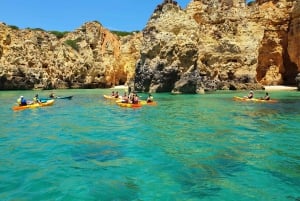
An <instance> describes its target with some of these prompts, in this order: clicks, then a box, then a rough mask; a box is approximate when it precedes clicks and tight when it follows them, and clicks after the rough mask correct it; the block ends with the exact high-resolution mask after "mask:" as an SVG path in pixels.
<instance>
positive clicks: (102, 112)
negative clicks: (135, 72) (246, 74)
mask: <svg viewBox="0 0 300 201" xmlns="http://www.w3.org/2000/svg"><path fill="white" fill-rule="evenodd" d="M55 92H56V94H57V95H61V96H67V95H74V97H73V99H72V100H56V102H55V104H54V105H53V106H51V107H44V108H36V109H28V110H23V111H17V112H14V111H13V110H12V109H11V107H12V106H13V105H14V103H15V102H16V99H17V98H18V97H19V96H20V95H23V96H25V97H26V98H27V99H28V98H31V97H33V96H34V95H35V93H37V91H1V92H0V101H1V105H0V153H1V154H0V200H2V201H12V200H14V201H25V200H26V201H27V200H30V201H32V200H43V201H44V200H49V201H52V200H59V201H60V200H63V201H73V200H76V201H77V200H78V201H85V200H87V201H90V200H91V201H93V200H101V201H110V200H118V201H119V200H120V201H126V200H134V201H142V200H143V201H152V200H163V201H166V200H170V201H174V200H178V201H183V200H188V201H196V200H209V201H224V200H225V201H226V200H228V201H229V200H230V201H241V200H242V201H244V200H245V201H254V200H259V201H261V200H264V201H265V200H267V201H268V200H272V201H273V200H278V201H285V200H286V201H299V200H300V115H299V114H300V92H296V91H282V92H271V96H272V97H273V98H275V99H278V100H279V102H278V103H275V104H270V103H248V102H235V101H233V100H232V97H233V96H235V95H239V96H242V95H245V94H246V93H247V92H216V93H211V94H205V95H180V96H177V95H170V94H154V98H155V99H156V101H158V105H157V106H144V107H143V108H140V109H130V108H121V107H119V106H117V105H115V104H114V103H113V102H111V101H107V100H104V99H103V95H104V94H110V92H111V90H100V89H95V90H57V91H55ZM119 92H120V93H121V94H122V93H123V92H122V90H119ZM38 93H39V95H40V97H46V96H48V94H49V93H50V91H38ZM256 95H257V96H263V95H264V92H263V91H261V92H256ZM140 96H142V98H146V97H147V94H140Z"/></svg>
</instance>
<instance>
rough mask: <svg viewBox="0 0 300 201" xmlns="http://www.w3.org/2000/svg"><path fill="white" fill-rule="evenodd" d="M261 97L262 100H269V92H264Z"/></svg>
mask: <svg viewBox="0 0 300 201" xmlns="http://www.w3.org/2000/svg"><path fill="white" fill-rule="evenodd" d="M261 99H262V100H270V99H271V97H270V95H269V93H268V92H266V95H265V96H264V97H262V98H261Z"/></svg>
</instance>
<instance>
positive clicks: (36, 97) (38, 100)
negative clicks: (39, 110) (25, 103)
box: [33, 94, 41, 103]
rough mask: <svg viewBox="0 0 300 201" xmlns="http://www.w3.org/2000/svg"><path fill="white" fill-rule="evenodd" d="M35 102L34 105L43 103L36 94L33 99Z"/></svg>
mask: <svg viewBox="0 0 300 201" xmlns="http://www.w3.org/2000/svg"><path fill="white" fill-rule="evenodd" d="M33 102H34V103H41V100H40V99H39V95H38V94H35V96H34V97H33Z"/></svg>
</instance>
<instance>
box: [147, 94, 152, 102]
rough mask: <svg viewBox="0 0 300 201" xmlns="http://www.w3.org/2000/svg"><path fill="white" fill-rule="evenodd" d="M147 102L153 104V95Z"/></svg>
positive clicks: (149, 96)
mask: <svg viewBox="0 0 300 201" xmlns="http://www.w3.org/2000/svg"><path fill="white" fill-rule="evenodd" d="M146 101H147V103H152V102H153V96H152V95H151V94H149V95H148V98H147V100H146Z"/></svg>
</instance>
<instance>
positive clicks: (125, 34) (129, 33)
mask: <svg viewBox="0 0 300 201" xmlns="http://www.w3.org/2000/svg"><path fill="white" fill-rule="evenodd" d="M111 32H112V33H113V34H116V35H117V36H128V35H133V34H134V33H135V32H139V31H131V32H128V31H113V30H111Z"/></svg>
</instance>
